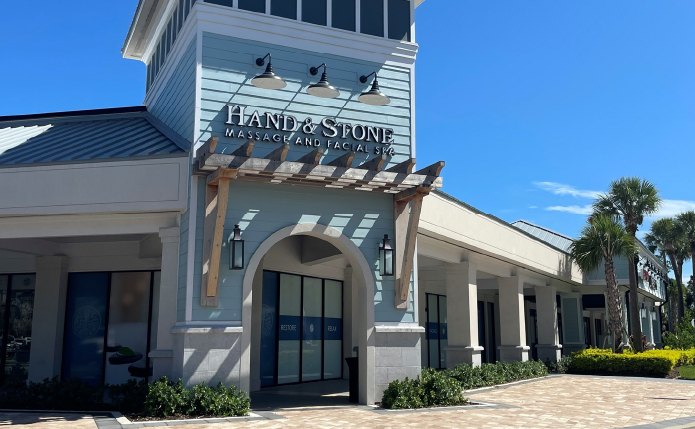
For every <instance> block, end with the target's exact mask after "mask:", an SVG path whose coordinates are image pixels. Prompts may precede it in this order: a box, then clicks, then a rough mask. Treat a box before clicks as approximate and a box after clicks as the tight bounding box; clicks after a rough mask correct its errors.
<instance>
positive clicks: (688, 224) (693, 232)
mask: <svg viewBox="0 0 695 429" xmlns="http://www.w3.org/2000/svg"><path fill="white" fill-rule="evenodd" d="M676 226H677V227H678V230H679V232H680V233H681V235H682V236H683V238H684V239H685V240H686V241H687V242H688V244H689V245H690V249H689V250H690V260H691V261H692V263H693V277H692V278H693V287H695V211H693V210H690V211H687V212H685V213H681V214H679V215H678V216H676Z"/></svg>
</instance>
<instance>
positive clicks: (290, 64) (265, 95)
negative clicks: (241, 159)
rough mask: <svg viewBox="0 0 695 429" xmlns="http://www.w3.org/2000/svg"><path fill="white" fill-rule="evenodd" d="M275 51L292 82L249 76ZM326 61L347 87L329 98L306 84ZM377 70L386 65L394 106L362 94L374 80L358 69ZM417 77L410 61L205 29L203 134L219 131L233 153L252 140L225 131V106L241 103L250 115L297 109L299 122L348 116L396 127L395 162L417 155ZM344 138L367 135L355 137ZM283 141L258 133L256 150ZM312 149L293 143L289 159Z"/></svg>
mask: <svg viewBox="0 0 695 429" xmlns="http://www.w3.org/2000/svg"><path fill="white" fill-rule="evenodd" d="M269 52H270V53H271V54H272V59H273V67H274V70H275V73H276V74H277V75H279V76H281V77H282V78H283V79H284V80H285V81H286V82H287V87H286V88H284V89H281V90H267V89H261V88H256V87H255V86H253V85H251V83H250V81H251V79H253V78H254V77H255V76H256V75H258V74H260V73H262V72H263V70H264V68H263V67H258V66H256V65H255V62H254V61H255V59H256V58H260V57H263V56H264V55H266V54H267V53H269ZM323 62H325V63H326V64H327V65H328V76H329V81H330V83H331V84H332V85H334V86H335V87H336V88H337V89H338V90H339V91H340V93H341V94H340V96H339V97H338V98H336V99H322V98H317V97H314V96H311V95H309V94H307V93H306V88H307V87H308V86H309V85H311V84H313V83H316V82H317V81H318V79H319V77H320V73H319V76H311V75H310V74H309V68H310V67H311V66H318V65H320V64H321V63H323ZM373 71H377V72H378V73H379V84H380V86H381V90H382V91H383V92H384V93H385V94H386V95H388V96H389V97H390V98H391V104H390V105H388V106H381V107H379V106H368V105H366V104H362V103H360V102H359V101H357V97H359V95H360V94H361V93H362V92H364V91H367V90H368V89H369V88H370V85H371V79H370V81H369V82H368V83H366V84H361V83H360V82H359V77H360V76H361V75H367V74H369V73H371V72H373ZM410 79H411V73H410V69H408V68H406V67H396V66H386V65H383V64H378V63H371V62H366V61H360V60H355V59H348V58H344V57H339V56H336V55H331V54H315V53H311V52H308V51H302V50H299V49H292V48H287V47H281V46H275V45H269V44H264V43H260V42H254V41H249V40H242V39H236V38H232V37H226V36H220V35H216V34H210V33H204V34H203V70H202V100H201V130H200V132H201V136H200V140H201V141H205V140H206V139H208V138H209V137H210V136H211V135H216V136H219V137H220V143H219V145H218V150H219V151H224V152H226V153H228V152H230V151H232V150H233V149H234V148H236V147H239V146H240V145H241V144H243V143H244V142H245V140H242V139H236V138H228V137H225V130H226V129H227V128H228V126H227V125H226V124H225V121H226V120H227V112H226V108H225V106H226V105H227V104H237V105H241V106H245V107H246V112H247V114H248V115H250V114H251V113H252V112H253V111H254V110H258V111H259V113H261V114H263V113H264V112H265V111H268V112H271V113H281V114H284V115H292V116H294V117H296V118H297V119H298V120H299V121H300V122H301V121H303V120H304V119H305V118H307V117H311V118H312V120H313V121H314V123H318V122H320V121H321V119H323V118H324V117H332V118H336V119H337V120H338V121H339V122H344V123H350V124H361V125H365V126H376V127H382V128H392V129H393V131H394V143H393V145H392V147H393V148H394V149H395V155H394V156H393V157H392V158H391V159H390V160H389V163H390V164H394V163H398V162H401V161H404V160H405V159H407V158H409V157H410V155H411V129H410V116H411V113H412V112H411V105H410ZM247 120H248V119H247ZM229 128H232V129H235V131H237V132H238V131H239V129H240V128H239V127H238V126H237V127H232V126H229ZM246 130H251V128H246ZM254 130H255V129H254ZM296 137H306V136H305V135H304V134H302V133H295V134H294V135H292V138H291V140H290V141H291V142H294V141H295V140H296ZM317 137H320V136H317ZM322 140H326V138H322ZM341 141H349V142H351V143H360V142H358V141H356V140H352V139H350V138H348V139H341ZM362 143H364V142H362ZM370 146H371V147H370V153H369V154H366V153H358V154H357V157H356V161H355V163H357V162H358V161H365V160H367V159H369V158H372V157H374V152H373V149H374V146H376V145H375V144H374V143H371V144H370ZM277 147H278V143H274V142H262V141H259V142H257V144H256V148H255V149H254V156H256V157H262V156H264V155H266V154H268V153H270V152H271V151H272V150H274V149H276V148H277ZM312 149H313V148H307V147H304V146H301V145H294V144H292V145H291V150H290V154H289V155H288V158H287V159H288V160H296V159H298V158H299V157H300V156H301V155H303V154H305V153H307V152H309V151H310V150H312ZM344 153H345V151H343V150H339V149H330V150H327V151H326V155H325V157H324V160H323V161H322V163H325V162H328V161H330V160H332V159H334V158H336V157H338V156H341V155H343V154H344Z"/></svg>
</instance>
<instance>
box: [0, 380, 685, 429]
mask: <svg viewBox="0 0 695 429" xmlns="http://www.w3.org/2000/svg"><path fill="white" fill-rule="evenodd" d="M468 396H469V397H470V398H471V399H472V400H473V401H480V402H488V403H496V404H500V405H502V406H500V407H493V408H478V409H476V408H470V409H457V410H443V409H442V410H436V411H430V412H422V411H421V412H385V411H381V412H376V411H373V410H371V409H368V408H366V407H354V408H343V407H340V408H333V409H330V408H328V409H327V408H325V407H322V408H320V409H313V408H305V409H302V410H291V411H289V410H277V411H275V412H274V414H275V415H277V416H278V417H281V418H280V419H277V420H261V421H251V422H239V423H215V424H210V423H201V424H190V423H189V424H186V425H179V426H173V427H178V428H179V429H183V428H187V429H232V428H234V429H236V428H285V427H288V428H293V427H294V428H344V427H345V428H348V427H349V428H358V427H359V428H364V427H370V428H402V427H406V428H407V427H412V428H437V429H440V428H625V427H639V428H640V429H652V428H653V429H656V428H665V427H672V428H676V427H678V428H685V427H695V383H682V382H677V381H669V380H653V379H620V378H601V377H572V376H563V377H549V378H545V379H542V380H538V381H533V382H527V383H522V384H515V385H510V386H507V387H504V388H493V389H488V390H484V391H478V392H474V393H471V394H469V395H468ZM8 424H11V425H13V427H17V428H41V429H44V428H45V429H48V428H51V429H73V428H75V429H83V428H84V429H88V428H89V429H96V428H97V426H96V424H95V423H94V422H93V420H92V419H90V418H85V417H83V416H78V415H62V416H61V415H60V414H57V413H56V414H51V415H35V414H17V413H15V414H0V426H2V425H8ZM170 427H171V426H170Z"/></svg>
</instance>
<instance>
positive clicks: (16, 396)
mask: <svg viewBox="0 0 695 429" xmlns="http://www.w3.org/2000/svg"><path fill="white" fill-rule="evenodd" d="M103 398H104V388H103V387H102V386H90V385H89V384H87V383H85V382H84V381H82V380H80V379H76V378H75V379H69V380H60V379H59V378H58V377H54V378H52V379H45V380H44V381H42V382H40V383H34V382H29V383H27V382H25V381H23V380H21V379H18V378H13V377H10V378H8V379H7V381H5V383H4V385H3V386H2V388H1V389H0V408H10V409H23V410H26V409H42V410H75V411H102V410H104V411H105V410H110V409H111V405H110V404H106V403H104V401H103Z"/></svg>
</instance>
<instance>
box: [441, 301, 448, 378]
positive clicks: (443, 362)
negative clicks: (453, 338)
mask: <svg viewBox="0 0 695 429" xmlns="http://www.w3.org/2000/svg"><path fill="white" fill-rule="evenodd" d="M448 345H449V333H448V332H447V324H446V297H445V296H440V297H439V368H442V369H443V368H446V348H447V346H448Z"/></svg>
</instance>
